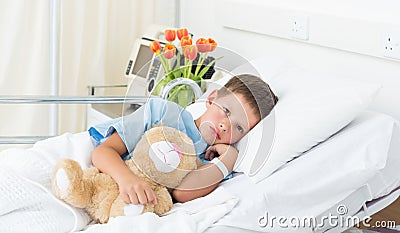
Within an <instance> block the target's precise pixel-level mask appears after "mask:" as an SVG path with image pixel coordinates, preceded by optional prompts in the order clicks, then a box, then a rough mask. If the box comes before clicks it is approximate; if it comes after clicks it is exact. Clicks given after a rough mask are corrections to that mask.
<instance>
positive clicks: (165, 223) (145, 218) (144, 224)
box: [84, 187, 239, 233]
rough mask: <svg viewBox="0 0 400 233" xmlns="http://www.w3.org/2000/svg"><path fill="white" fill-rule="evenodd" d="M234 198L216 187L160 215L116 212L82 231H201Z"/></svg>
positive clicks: (228, 207) (227, 208) (232, 203)
mask: <svg viewBox="0 0 400 233" xmlns="http://www.w3.org/2000/svg"><path fill="white" fill-rule="evenodd" d="M238 201H239V199H238V198H237V197H235V196H232V195H231V194H229V193H228V192H227V191H225V189H224V188H222V187H220V188H217V189H216V190H215V191H214V192H212V193H211V194H209V195H207V196H205V197H202V198H198V199H195V200H193V201H190V202H186V203H183V204H180V203H178V204H175V205H174V207H173V209H172V210H171V211H170V212H168V213H167V214H166V215H164V216H162V217H159V216H157V215H155V214H153V213H145V214H143V215H140V216H135V217H132V216H120V217H116V218H111V219H110V221H109V222H108V223H107V224H103V225H102V224H96V225H93V226H90V227H89V228H88V229H87V230H86V231H84V232H87V233H90V232H95V233H100V232H105V233H107V232H135V233H136V232H140V233H144V232H149V233H150V232H151V233H153V232H182V233H185V232H204V231H205V230H206V229H207V228H208V227H210V226H211V225H212V224H213V223H215V222H216V221H218V220H219V219H220V218H222V217H223V216H224V215H226V214H227V213H229V212H230V211H231V210H232V209H233V207H234V206H235V205H236V203H237V202H238Z"/></svg>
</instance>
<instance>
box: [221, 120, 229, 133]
mask: <svg viewBox="0 0 400 233" xmlns="http://www.w3.org/2000/svg"><path fill="white" fill-rule="evenodd" d="M229 127H230V126H229V123H227V122H220V123H219V130H220V131H223V132H226V131H228V130H229Z"/></svg>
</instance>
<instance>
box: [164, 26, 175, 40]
mask: <svg viewBox="0 0 400 233" xmlns="http://www.w3.org/2000/svg"><path fill="white" fill-rule="evenodd" d="M164 36H165V39H166V40H167V41H169V42H172V41H174V40H175V37H176V31H175V30H174V29H166V30H165V31H164Z"/></svg>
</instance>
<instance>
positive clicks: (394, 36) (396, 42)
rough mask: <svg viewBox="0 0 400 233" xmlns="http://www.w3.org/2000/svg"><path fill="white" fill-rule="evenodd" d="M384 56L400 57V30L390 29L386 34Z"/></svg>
mask: <svg viewBox="0 0 400 233" xmlns="http://www.w3.org/2000/svg"><path fill="white" fill-rule="evenodd" d="M383 56H385V57H388V58H394V59H400V31H390V32H388V33H386V34H385V35H384V38H383Z"/></svg>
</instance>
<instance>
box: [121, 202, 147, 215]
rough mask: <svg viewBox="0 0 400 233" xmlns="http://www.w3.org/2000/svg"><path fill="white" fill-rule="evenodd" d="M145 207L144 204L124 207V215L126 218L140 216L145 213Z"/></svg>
mask: <svg viewBox="0 0 400 233" xmlns="http://www.w3.org/2000/svg"><path fill="white" fill-rule="evenodd" d="M143 208H144V206H143V205H142V204H137V205H134V204H129V205H126V206H124V215H125V216H138V215H140V214H141V213H142V212H143Z"/></svg>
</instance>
